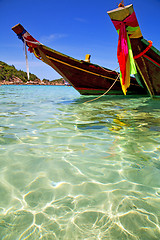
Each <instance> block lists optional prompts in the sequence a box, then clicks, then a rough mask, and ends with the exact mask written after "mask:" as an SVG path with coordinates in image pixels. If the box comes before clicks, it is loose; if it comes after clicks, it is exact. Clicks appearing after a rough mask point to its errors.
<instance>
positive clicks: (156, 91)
mask: <svg viewBox="0 0 160 240" xmlns="http://www.w3.org/2000/svg"><path fill="white" fill-rule="evenodd" d="M133 12H134V9H133V5H132V4H131V5H128V6H126V7H120V8H117V9H115V10H112V11H109V12H108V14H109V16H110V18H111V20H112V21H122V22H123V21H124V22H125V19H126V18H127V17H128V16H131V14H132V13H133ZM130 42H131V47H132V51H133V56H134V58H135V62H136V67H137V70H138V72H139V73H140V75H141V78H142V80H143V82H144V84H145V86H146V88H147V90H148V93H149V94H150V96H152V97H154V96H160V52H159V51H158V50H157V49H156V48H154V47H153V46H151V47H149V45H150V43H149V42H148V41H146V40H145V39H144V38H143V36H142V35H141V36H140V37H135V36H134V37H132V36H130ZM147 49H148V50H147ZM146 50H147V51H146ZM137 56H139V57H137Z"/></svg>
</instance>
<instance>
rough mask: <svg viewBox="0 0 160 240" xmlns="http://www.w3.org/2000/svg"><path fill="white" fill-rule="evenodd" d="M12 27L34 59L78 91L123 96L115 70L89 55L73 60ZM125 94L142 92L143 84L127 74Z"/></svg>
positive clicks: (141, 93) (24, 31)
mask: <svg viewBox="0 0 160 240" xmlns="http://www.w3.org/2000/svg"><path fill="white" fill-rule="evenodd" d="M12 30H13V31H14V32H15V33H16V34H17V35H18V37H19V38H20V39H21V40H22V41H23V42H24V43H25V46H27V47H28V50H29V51H30V52H31V53H34V55H35V57H36V58H38V59H39V60H42V61H43V62H45V63H46V64H48V65H49V66H51V67H52V68H53V69H54V70H56V71H57V72H58V73H59V74H60V75H61V76H62V77H63V78H64V79H65V80H66V81H67V82H68V83H69V84H71V85H72V86H73V87H74V88H75V89H76V90H77V91H78V92H79V93H80V94H82V95H100V94H104V93H106V92H107V94H108V95H123V91H122V88H121V83H120V79H119V73H118V72H116V71H113V70H110V69H108V68H105V67H101V66H99V65H96V64H93V63H91V62H90V55H87V58H86V60H77V59H74V58H72V57H69V56H67V55H65V54H62V53H60V52H58V51H55V50H53V49H51V48H49V47H47V46H45V45H43V44H41V43H40V42H39V41H37V40H36V39H35V38H33V37H32V36H31V35H30V34H29V33H28V32H27V31H26V30H25V29H24V27H23V26H22V25H21V24H17V25H15V26H14V27H13V28H12ZM127 94H128V95H146V94H148V92H147V89H146V88H145V85H144V84H143V83H142V84H140V85H139V84H138V82H137V80H136V79H135V78H134V77H131V84H130V87H129V88H128V91H127Z"/></svg>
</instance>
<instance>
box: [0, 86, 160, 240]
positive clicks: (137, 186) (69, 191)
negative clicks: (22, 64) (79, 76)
mask: <svg viewBox="0 0 160 240" xmlns="http://www.w3.org/2000/svg"><path fill="white" fill-rule="evenodd" d="M86 99H90V97H83V96H80V95H79V94H78V93H76V92H75V90H74V89H73V88H71V87H46V86H1V89H0V103H1V104H0V119H1V120H0V165H1V169H0V178H1V181H0V239H3V240H4V239H5V240H17V239H19V240H22V239H46V240H49V239H64V240H70V239H89V240H92V239H95V240H97V239H110V240H112V239H113V240H119V239H131V240H132V239H133V240H134V239H137V240H139V239H145V240H147V239H148V240H151V239H159V238H160V180H159V179H160V157H159V156H160V133H159V129H160V107H159V100H158V99H157V100H152V99H150V98H144V97H143V98H125V97H111V96H108V97H107V96H106V97H104V98H103V99H99V100H98V101H95V102H91V103H88V104H83V103H84V102H85V101H86Z"/></svg>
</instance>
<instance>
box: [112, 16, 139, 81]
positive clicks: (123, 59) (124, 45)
mask: <svg viewBox="0 0 160 240" xmlns="http://www.w3.org/2000/svg"><path fill="white" fill-rule="evenodd" d="M112 22H113V24H114V26H115V28H116V30H119V39H118V48H117V58H118V62H119V66H120V71H121V74H122V84H123V85H125V81H126V78H127V77H128V76H129V75H130V74H129V72H130V67H129V64H128V62H129V60H128V58H129V54H128V40H127V31H126V26H131V27H138V26H139V25H138V21H137V18H136V15H135V12H133V13H132V14H131V15H129V16H128V17H127V18H125V19H124V20H123V21H118V20H112ZM127 66H128V68H129V69H127Z"/></svg>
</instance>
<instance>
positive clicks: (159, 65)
mask: <svg viewBox="0 0 160 240" xmlns="http://www.w3.org/2000/svg"><path fill="white" fill-rule="evenodd" d="M143 56H144V57H145V58H147V59H148V60H150V61H151V62H152V63H154V64H156V65H157V66H158V67H160V64H159V63H157V62H156V61H154V60H153V59H152V58H150V57H148V56H147V55H145V54H144V55H143Z"/></svg>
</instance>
